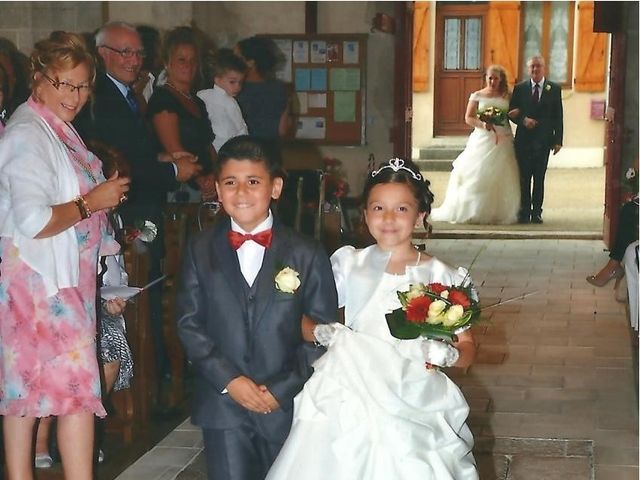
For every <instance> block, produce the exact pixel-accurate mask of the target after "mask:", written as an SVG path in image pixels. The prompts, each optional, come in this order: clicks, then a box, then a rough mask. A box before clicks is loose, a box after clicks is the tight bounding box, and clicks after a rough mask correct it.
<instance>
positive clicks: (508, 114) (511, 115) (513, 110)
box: [507, 108, 520, 120]
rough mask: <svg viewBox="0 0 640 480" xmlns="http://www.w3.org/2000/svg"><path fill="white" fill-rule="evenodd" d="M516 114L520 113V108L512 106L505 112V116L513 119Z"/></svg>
mask: <svg viewBox="0 0 640 480" xmlns="http://www.w3.org/2000/svg"><path fill="white" fill-rule="evenodd" d="M518 115H520V109H519V108H514V109H512V110H509V113H507V116H508V117H509V118H511V119H513V120H515V119H516V118H517V117H518Z"/></svg>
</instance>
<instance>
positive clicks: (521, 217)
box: [518, 215, 529, 223]
mask: <svg viewBox="0 0 640 480" xmlns="http://www.w3.org/2000/svg"><path fill="white" fill-rule="evenodd" d="M518 223H529V215H518Z"/></svg>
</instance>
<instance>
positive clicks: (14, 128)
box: [0, 103, 80, 296]
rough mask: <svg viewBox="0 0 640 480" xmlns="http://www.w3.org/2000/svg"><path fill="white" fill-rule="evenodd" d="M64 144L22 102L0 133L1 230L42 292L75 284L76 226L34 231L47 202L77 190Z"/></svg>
mask: <svg viewBox="0 0 640 480" xmlns="http://www.w3.org/2000/svg"><path fill="white" fill-rule="evenodd" d="M71 162H72V160H71V159H70V158H69V156H68V154H67V151H66V147H65V146H64V144H63V143H62V142H61V141H60V139H59V138H58V137H57V135H56V134H55V133H54V131H53V130H52V129H51V128H50V127H49V125H47V123H46V122H45V121H44V120H43V119H42V118H41V117H40V116H39V115H38V114H37V113H36V112H35V111H34V110H33V109H32V108H31V107H30V106H29V105H27V103H23V104H22V105H21V106H20V107H18V109H17V110H16V111H15V112H14V114H13V115H12V116H11V118H10V119H9V123H8V124H7V127H6V130H5V131H4V133H3V135H2V137H0V236H2V237H10V238H12V239H13V244H14V245H15V246H16V247H17V248H18V251H19V255H20V259H21V260H23V261H24V262H25V263H26V264H27V265H28V266H29V267H30V268H32V269H33V270H34V271H36V272H37V273H38V274H40V276H41V277H42V279H43V281H44V286H45V290H46V294H47V296H51V295H55V294H56V293H57V292H58V290H59V289H61V288H69V287H76V286H78V277H79V263H80V255H79V250H78V248H79V247H78V241H77V238H76V234H75V230H74V228H73V227H69V228H67V229H66V230H64V231H63V232H60V233H59V234H57V235H54V236H52V237H48V238H40V239H35V238H34V237H35V236H36V235H37V234H38V233H39V232H40V231H41V230H42V229H43V228H44V227H45V226H46V225H47V223H48V222H49V220H50V219H51V215H52V209H51V206H52V205H58V204H61V203H66V202H69V201H71V200H73V198H75V197H76V196H77V195H78V194H79V193H80V186H79V184H78V178H77V176H76V173H75V171H74V169H73V165H72V163H71Z"/></svg>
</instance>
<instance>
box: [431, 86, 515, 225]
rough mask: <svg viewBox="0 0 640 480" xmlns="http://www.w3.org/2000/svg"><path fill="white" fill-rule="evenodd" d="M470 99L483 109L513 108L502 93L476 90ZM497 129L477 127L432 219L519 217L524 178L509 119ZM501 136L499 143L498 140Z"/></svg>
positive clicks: (503, 221)
mask: <svg viewBox="0 0 640 480" xmlns="http://www.w3.org/2000/svg"><path fill="white" fill-rule="evenodd" d="M470 100H475V101H477V102H478V108H479V109H480V110H483V109H485V108H486V107H488V106H494V107H498V108H501V109H502V110H503V111H504V112H507V111H508V109H509V101H508V100H507V99H506V98H502V97H484V96H481V95H477V94H475V93H473V94H471V97H470ZM495 129H496V131H495V132H492V131H488V130H485V129H483V128H475V129H474V130H473V132H471V135H470V136H469V139H468V140H467V145H466V147H465V149H464V151H463V152H462V153H461V154H460V155H459V156H458V158H457V159H456V160H455V161H454V162H453V171H452V172H451V176H450V177H449V184H448V185H447V191H446V194H445V199H444V202H443V203H442V205H440V206H439V207H438V208H435V209H433V211H432V212H431V216H430V217H429V218H430V220H433V221H436V222H438V221H443V222H451V223H477V224H509V223H515V222H516V221H517V219H518V210H519V209H520V180H519V174H518V164H517V161H516V155H515V151H514V148H513V134H512V133H511V127H510V126H509V121H508V120H507V121H506V125H504V126H495ZM496 139H497V143H496Z"/></svg>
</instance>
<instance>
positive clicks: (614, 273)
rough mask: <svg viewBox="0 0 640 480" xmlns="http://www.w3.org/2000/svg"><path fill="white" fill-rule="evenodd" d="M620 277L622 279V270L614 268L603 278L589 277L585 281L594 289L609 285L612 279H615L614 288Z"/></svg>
mask: <svg viewBox="0 0 640 480" xmlns="http://www.w3.org/2000/svg"><path fill="white" fill-rule="evenodd" d="M622 277H624V268H622V267H615V268H614V269H613V270H611V271H610V272H609V274H608V275H603V276H598V275H589V276H588V277H587V279H586V280H587V282H589V283H590V284H591V285H593V286H594V287H604V286H605V285H606V284H607V283H609V282H610V281H611V280H612V279H614V278H615V279H616V283H615V286H616V287H617V286H618V284H619V283H620V279H621V278H622Z"/></svg>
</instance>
